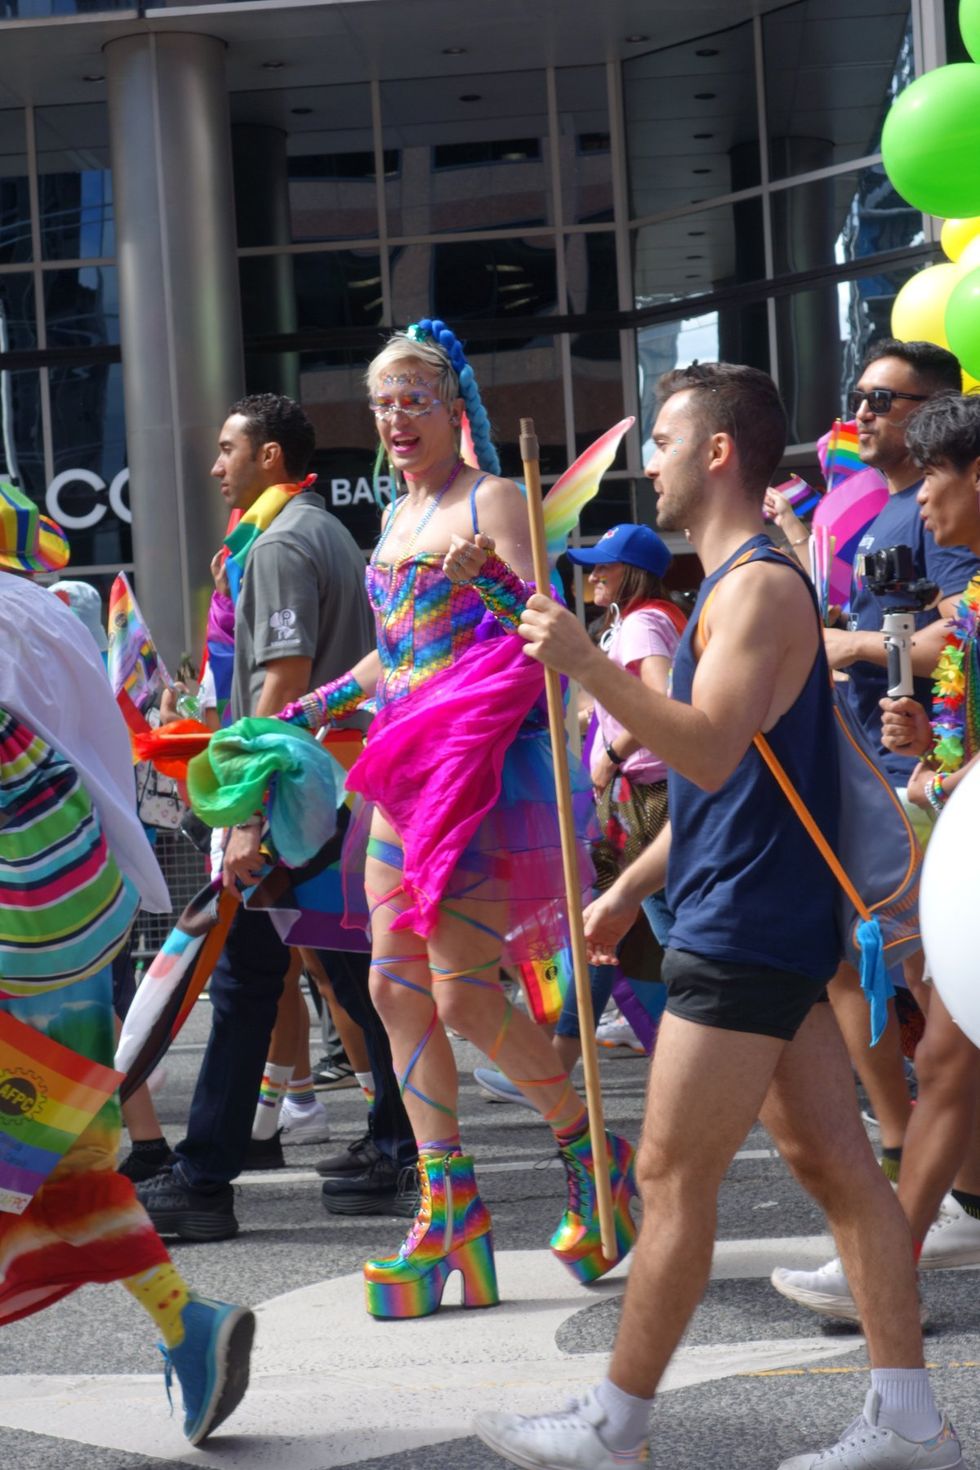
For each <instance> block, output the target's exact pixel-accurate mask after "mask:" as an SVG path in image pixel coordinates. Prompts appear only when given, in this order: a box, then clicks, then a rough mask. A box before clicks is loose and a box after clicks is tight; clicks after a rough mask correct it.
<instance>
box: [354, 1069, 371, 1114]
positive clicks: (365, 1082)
mask: <svg viewBox="0 0 980 1470" xmlns="http://www.w3.org/2000/svg"><path fill="white" fill-rule="evenodd" d="M354 1076H355V1077H356V1078H357V1084H358V1086H359V1087H360V1089H361V1091H362V1092H363V1094H364V1097H365V1100H366V1102H367V1105H368V1107H369V1108H372V1107H374V1073H373V1072H355V1073H354Z"/></svg>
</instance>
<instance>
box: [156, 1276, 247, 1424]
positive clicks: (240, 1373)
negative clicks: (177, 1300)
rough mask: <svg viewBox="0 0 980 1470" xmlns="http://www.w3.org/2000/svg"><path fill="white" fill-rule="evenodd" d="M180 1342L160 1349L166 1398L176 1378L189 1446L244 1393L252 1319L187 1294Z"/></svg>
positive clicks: (224, 1304) (221, 1420)
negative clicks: (174, 1346) (182, 1405)
mask: <svg viewBox="0 0 980 1470" xmlns="http://www.w3.org/2000/svg"><path fill="white" fill-rule="evenodd" d="M181 1320H182V1322H183V1324H184V1340H183V1342H182V1343H181V1344H180V1347H176V1348H171V1349H167V1348H163V1349H162V1352H163V1357H164V1361H165V1363H166V1368H165V1381H166V1385H167V1397H168V1398H170V1399H171V1405H172V1403H173V1400H172V1398H171V1392H170V1390H171V1384H172V1382H173V1376H174V1374H175V1373H176V1375H177V1381H178V1383H179V1384H180V1391H181V1394H182V1396H183V1400H184V1433H185V1434H186V1435H187V1438H188V1439H189V1440H190V1442H191V1444H200V1443H201V1441H202V1440H203V1439H206V1438H207V1436H208V1435H209V1434H210V1433H211V1431H212V1429H217V1427H218V1425H219V1424H223V1423H224V1421H225V1420H226V1419H227V1418H228V1416H229V1414H233V1413H234V1411H235V1410H236V1409H237V1408H238V1405H239V1404H240V1403H241V1401H242V1399H243V1398H244V1396H245V1390H246V1389H247V1388H248V1364H249V1358H250V1356H251V1352H252V1338H253V1337H254V1336H255V1318H254V1316H253V1315H252V1313H251V1312H250V1311H249V1310H248V1308H247V1307H231V1306H229V1305H228V1303H227V1302H213V1301H210V1300H209V1299H208V1298H207V1297H203V1296H197V1295H196V1294H195V1293H193V1292H192V1293H191V1297H190V1300H189V1301H188V1303H187V1306H186V1307H185V1308H184V1310H183V1312H182V1313H181Z"/></svg>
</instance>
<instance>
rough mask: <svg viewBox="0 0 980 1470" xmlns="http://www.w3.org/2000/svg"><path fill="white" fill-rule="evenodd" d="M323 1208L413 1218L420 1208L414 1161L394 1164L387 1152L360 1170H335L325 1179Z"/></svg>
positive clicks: (339, 1213)
mask: <svg viewBox="0 0 980 1470" xmlns="http://www.w3.org/2000/svg"><path fill="white" fill-rule="evenodd" d="M322 1195H323V1208H324V1209H325V1210H327V1211H329V1213H330V1214H331V1215H398V1216H400V1217H401V1218H402V1219H406V1220H411V1219H414V1218H415V1216H416V1215H417V1214H418V1210H419V1181H418V1174H417V1172H416V1168H415V1165H414V1164H409V1165H401V1164H393V1163H392V1161H391V1160H390V1159H388V1158H385V1156H384V1154H378V1157H377V1158H376V1159H374V1160H372V1162H371V1163H370V1164H369V1165H368V1166H367V1168H366V1169H363V1170H362V1171H361V1172H360V1173H359V1174H334V1175H333V1176H332V1177H331V1178H329V1179H324V1181H323V1189H322Z"/></svg>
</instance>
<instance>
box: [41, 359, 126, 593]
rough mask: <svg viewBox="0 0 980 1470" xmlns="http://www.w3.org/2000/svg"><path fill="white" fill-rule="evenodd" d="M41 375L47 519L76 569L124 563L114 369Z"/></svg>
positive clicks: (79, 368)
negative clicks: (47, 396) (46, 431)
mask: <svg viewBox="0 0 980 1470" xmlns="http://www.w3.org/2000/svg"><path fill="white" fill-rule="evenodd" d="M49 374H50V384H51V435H52V440H53V446H54V474H55V478H54V479H53V480H52V482H51V485H50V486H49V487H48V492H47V503H48V510H49V513H50V514H52V515H53V516H54V517H55V519H56V520H58V521H60V522H61V524H62V525H63V526H64V528H65V531H66V532H67V535H68V539H69V541H70V543H71V559H72V562H73V563H74V564H75V565H76V566H97V565H100V564H101V565H113V564H114V565H117V566H118V564H119V563H120V562H128V561H132V557H133V545H132V531H131V525H130V520H129V514H130V512H129V476H128V472H127V470H126V432H125V421H124V418H123V385H122V367H121V365H120V364H119V363H90V364H75V363H73V364H71V365H70V366H58V367H52V368H50V369H49Z"/></svg>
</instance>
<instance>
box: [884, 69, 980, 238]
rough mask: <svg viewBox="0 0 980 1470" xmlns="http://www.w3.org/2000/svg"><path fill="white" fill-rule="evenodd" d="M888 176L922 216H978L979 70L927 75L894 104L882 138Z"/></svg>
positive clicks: (979, 179) (946, 217)
mask: <svg viewBox="0 0 980 1470" xmlns="http://www.w3.org/2000/svg"><path fill="white" fill-rule="evenodd" d="M881 152H882V157H883V159H884V164H885V170H886V172H887V174H888V177H889V178H890V179H891V181H892V183H893V184H894V186H895V188H896V189H897V190H898V192H899V194H901V196H902V198H903V199H906V200H908V202H909V204H911V205H913V206H914V208H916V209H921V210H922V212H923V213H924V214H935V215H938V216H940V218H943V219H965V218H968V217H970V216H972V215H975V214H980V66H976V65H974V64H973V63H972V62H969V61H961V62H956V63H955V64H954V65H952V66H940V67H937V69H936V70H935V71H930V72H926V74H925V76H922V77H919V78H918V79H917V80H916V81H914V82H913V83H912V84H911V86H908V87H906V89H905V91H904V92H902V93H900V95H899V96H898V97H897V98H896V99H895V101H894V102H893V103H892V106H891V108H890V109H889V112H888V116H887V117H886V118H885V126H884V130H883V132H882V135H881Z"/></svg>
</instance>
